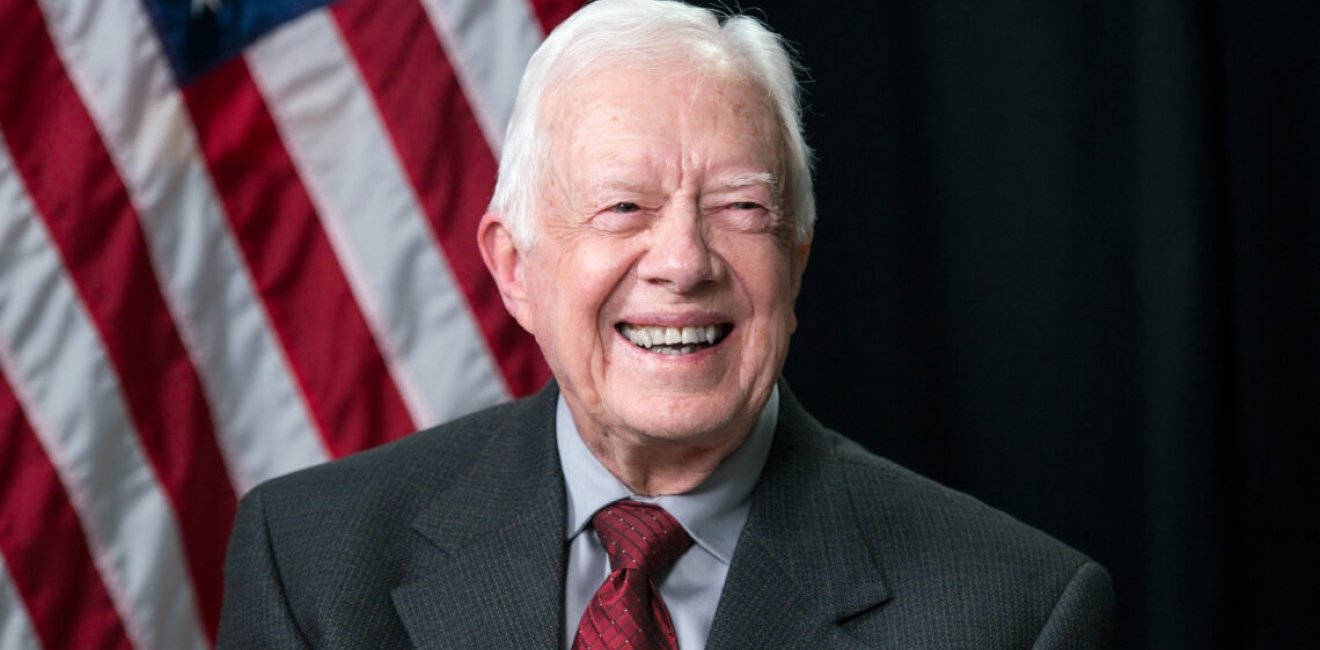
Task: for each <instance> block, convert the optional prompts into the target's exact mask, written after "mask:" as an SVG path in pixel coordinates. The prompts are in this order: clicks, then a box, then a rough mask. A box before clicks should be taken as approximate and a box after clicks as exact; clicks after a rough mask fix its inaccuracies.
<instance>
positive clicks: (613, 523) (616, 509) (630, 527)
mask: <svg viewBox="0 0 1320 650" xmlns="http://www.w3.org/2000/svg"><path fill="white" fill-rule="evenodd" d="M591 525H592V526H594V527H595V528H596V535H597V536H598V537H600V543H601V545H602V546H604V547H605V552H606V553H608V554H609V556H610V565H611V568H614V569H636V570H640V571H641V572H642V573H645V574H647V575H650V576H654V575H655V574H657V573H659V572H660V571H663V570H664V568H665V567H667V566H669V564H670V563H671V562H673V561H674V560H675V559H677V558H678V556H679V555H682V554H683V551H686V550H687V549H688V547H689V546H691V545H692V538H691V537H688V534H687V531H685V530H683V526H682V525H681V524H679V523H678V520H676V519H674V517H673V515H670V514H669V513H668V512H665V510H664V508H661V507H660V506H656V505H652V504H649V503H641V502H639V501H630V500H623V501H615V502H614V503H611V504H610V505H608V506H605V507H604V508H601V509H600V511H599V512H597V513H596V515H595V516H594V517H592V518H591Z"/></svg>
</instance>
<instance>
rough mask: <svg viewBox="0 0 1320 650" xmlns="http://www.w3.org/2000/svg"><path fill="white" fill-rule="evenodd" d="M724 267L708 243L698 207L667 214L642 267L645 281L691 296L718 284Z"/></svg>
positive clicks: (657, 227)
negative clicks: (701, 289) (704, 286)
mask: <svg viewBox="0 0 1320 650" xmlns="http://www.w3.org/2000/svg"><path fill="white" fill-rule="evenodd" d="M722 268H723V267H722V263H721V260H720V259H719V257H718V256H717V255H716V254H715V252H714V251H713V250H712V249H711V248H710V245H709V242H707V240H706V233H704V232H703V230H702V225H701V213H700V211H699V210H698V209H697V207H696V206H695V205H685V206H681V207H679V206H675V207H673V208H671V209H668V210H666V211H665V212H664V213H663V214H662V215H661V217H660V218H659V219H657V220H656V222H655V223H654V224H652V226H651V242H650V247H649V249H648V250H647V252H646V255H645V257H643V258H642V260H641V263H640V264H639V266H638V273H639V274H640V275H641V279H642V280H644V281H646V282H650V283H654V284H663V285H665V286H666V288H668V289H669V290H671V291H674V292H676V293H688V292H691V291H693V290H695V289H697V288H699V287H701V286H702V285H705V284H707V283H709V282H712V281H714V280H715V279H716V278H717V277H718V274H719V273H720V272H721V269H722Z"/></svg>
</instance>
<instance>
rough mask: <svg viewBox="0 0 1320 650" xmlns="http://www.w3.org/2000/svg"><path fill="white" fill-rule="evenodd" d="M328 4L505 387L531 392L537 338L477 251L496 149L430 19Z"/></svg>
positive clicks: (395, 7)
mask: <svg viewBox="0 0 1320 650" xmlns="http://www.w3.org/2000/svg"><path fill="white" fill-rule="evenodd" d="M333 11H334V16H335V18H336V20H337V21H338V22H339V25H340V28H341V29H342V30H343V32H344V38H345V41H346V42H347V43H348V47H349V49H350V50H351V51H352V52H353V54H354V55H355V57H356V58H357V61H358V65H359V67H360V68H361V70H362V75H363V78H364V79H366V82H367V85H368V86H369V87H370V88H371V90H372V94H373V95H374V96H375V100H376V104H377V107H378V109H379V110H380V114H381V117H382V118H383V120H384V123H385V127H386V129H387V130H388V132H389V134H390V138H391V140H392V141H393V142H394V146H395V148H396V149H397V150H398V152H399V158H400V159H401V160H402V162H403V167H404V169H406V170H407V173H408V177H409V179H410V180H411V182H412V184H413V187H414V188H416V191H417V195H418V198H419V199H420V201H421V204H422V209H423V210H424V211H425V213H426V216H427V219H428V220H429V221H430V223H431V228H432V230H433V232H435V235H436V239H437V240H438V241H439V242H440V246H441V248H442V249H443V250H444V252H445V257H446V258H447V259H448V261H449V266H450V268H451V269H452V270H453V272H454V276H455V280H457V282H458V284H459V286H461V287H462V288H463V293H464V295H465V296H466V298H467V302H468V305H469V306H470V307H471V308H472V312H473V314H474V315H475V316H476V320H477V322H478V323H479V324H480V325H481V330H482V333H483V334H484V335H485V337H486V342H487V344H488V345H489V346H490V349H491V351H492V352H493V354H494V355H495V359H496V360H497V361H498V362H499V366H500V370H501V372H502V374H503V375H504V379H505V382H506V383H507V384H508V386H509V390H510V391H511V392H512V393H513V394H514V395H516V396H521V395H526V394H528V393H531V392H533V391H535V390H536V389H538V388H540V387H541V386H542V385H543V384H544V383H545V382H546V381H547V380H548V379H549V378H550V371H549V370H548V369H547V368H546V365H545V361H544V359H543V358H542V357H541V351H540V349H539V348H537V347H536V341H535V340H534V339H533V338H532V337H531V335H529V334H527V332H525V331H523V329H522V328H521V327H519V326H518V323H517V322H516V321H514V320H513V318H512V317H510V316H509V314H508V312H506V311H505V310H504V305H503V303H502V302H501V301H500V296H499V291H498V290H497V289H496V287H495V282H494V280H493V279H491V277H490V274H489V273H487V272H486V267H485V264H484V263H483V262H482V261H481V255H480V254H479V252H478V251H477V244H476V241H477V224H478V223H479V222H480V221H481V215H482V214H483V213H484V212H485V210H486V203H487V202H488V201H489V200H490V194H491V190H492V189H494V187H495V157H494V155H493V154H492V153H491V151H490V147H489V145H487V143H486V141H485V139H484V138H483V136H482V134H481V130H480V129H479V128H478V126H477V121H476V118H475V117H474V116H473V114H472V109H471V107H470V106H469V105H468V102H467V98H466V96H465V95H464V94H463V90H462V88H461V87H460V86H459V84H458V80H457V79H456V78H455V76H454V71H453V70H452V69H451V68H450V66H449V62H448V59H447V58H446V56H445V52H444V49H443V48H442V47H441V45H440V41H439V39H438V38H437V37H436V34H435V31H434V30H433V29H432V28H431V23H430V21H429V20H428V19H427V17H426V14H425V13H424V11H423V10H422V7H421V5H420V4H418V3H417V2H415V1H414V2H384V3H379V2H371V1H367V0H349V1H347V2H341V3H339V4H336V5H334V9H333Z"/></svg>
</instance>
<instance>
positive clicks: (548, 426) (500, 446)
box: [393, 384, 565, 648]
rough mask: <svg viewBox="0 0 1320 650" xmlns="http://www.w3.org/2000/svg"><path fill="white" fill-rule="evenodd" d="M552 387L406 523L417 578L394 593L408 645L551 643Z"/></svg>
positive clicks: (556, 605) (554, 638) (555, 563)
mask: <svg viewBox="0 0 1320 650" xmlns="http://www.w3.org/2000/svg"><path fill="white" fill-rule="evenodd" d="M557 395H558V390H557V387H555V386H554V384H551V385H550V386H548V387H547V388H546V389H544V390H542V391H541V392H540V393H538V394H537V395H536V396H534V397H532V398H531V399H529V400H525V401H523V402H520V403H518V404H515V405H514V406H512V407H510V408H508V409H507V410H506V411H505V412H504V413H503V414H502V415H503V417H501V418H499V419H494V420H490V421H491V422H492V423H493V426H492V428H491V430H490V431H488V432H480V433H481V435H482V437H483V438H484V439H485V440H486V443H485V447H484V448H483V449H482V450H481V452H479V454H478V456H477V458H476V459H475V461H474V462H473V463H471V464H470V465H469V470H468V475H467V476H463V477H458V478H456V479H455V480H453V481H451V482H450V483H449V487H448V488H447V489H444V490H442V491H440V492H439V493H438V494H437V495H436V496H435V498H434V499H433V500H432V502H431V503H430V504H428V505H427V506H426V507H424V508H423V509H421V510H420V512H419V513H418V515H417V516H416V517H415V518H414V519H413V522H412V528H413V531H415V533H416V534H419V535H420V536H421V537H422V538H424V539H422V540H419V544H418V548H419V549H420V550H419V551H418V552H417V554H416V555H415V556H414V557H413V558H412V560H411V561H412V562H413V566H414V567H416V568H415V570H414V572H413V573H414V575H417V576H418V577H417V578H415V579H413V580H411V581H409V582H406V583H404V584H403V585H401V586H400V587H398V588H396V589H395V590H394V592H393V597H394V605H395V608H396V610H397V611H398V613H399V616H400V618H401V619H402V621H403V623H404V626H405V627H406V628H407V630H408V634H409V636H410V638H411V639H412V642H413V644H414V645H415V646H417V647H421V648H430V647H454V646H458V647H503V648H549V647H556V646H558V645H559V629H560V623H561V622H560V619H561V618H562V614H561V611H562V604H561V603H562V601H563V579H564V578H563V576H564V564H565V557H564V552H565V548H564V542H563V537H564V536H563V531H564V508H565V506H564V487H563V479H562V476H561V472H560V469H559V460H558V456H557V455H556V451H555V444H554V440H555V435H554V413H555V399H556V396H557Z"/></svg>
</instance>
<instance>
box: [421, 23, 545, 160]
mask: <svg viewBox="0 0 1320 650" xmlns="http://www.w3.org/2000/svg"><path fill="white" fill-rule="evenodd" d="M422 6H423V7H424V8H425V9H426V15H427V17H428V18H430V20H431V25H432V27H433V28H434V29H435V31H436V35H437V36H438V37H439V38H440V43H441V45H443V46H444V48H445V52H446V53H448V54H449V61H450V64H451V65H452V66H453V68H454V74H455V75H457V76H458V80H459V83H460V84H461V85H462V86H463V90H464V92H465V94H466V95H467V96H468V104H469V105H470V106H472V111H473V113H474V114H475V115H476V117H477V122H478V123H479V124H481V129H482V132H483V135H485V137H486V142H488V143H490V149H491V151H493V152H494V153H495V157H496V158H499V156H500V151H501V150H502V149H503V146H504V129H505V127H506V126H508V124H509V116H510V115H511V114H512V113H513V99H514V97H515V96H516V95H517V94H518V82H519V80H521V79H522V73H523V68H525V67H527V61H528V59H531V58H532V53H533V52H535V51H536V48H537V46H538V45H540V44H541V39H542V38H544V34H542V33H541V25H540V23H538V22H537V19H536V16H535V14H533V13H532V8H531V5H530V4H528V0H422Z"/></svg>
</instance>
